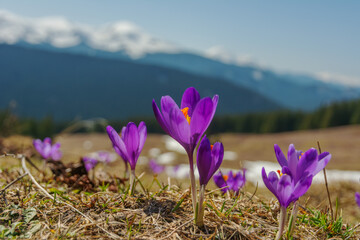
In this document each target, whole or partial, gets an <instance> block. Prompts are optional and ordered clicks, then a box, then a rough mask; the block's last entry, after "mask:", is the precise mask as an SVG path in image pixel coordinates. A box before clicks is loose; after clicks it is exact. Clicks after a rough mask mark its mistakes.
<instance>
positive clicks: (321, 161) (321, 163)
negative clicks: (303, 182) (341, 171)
mask: <svg viewBox="0 0 360 240" xmlns="http://www.w3.org/2000/svg"><path fill="white" fill-rule="evenodd" d="M330 159H331V154H330V153H328V152H323V153H322V154H320V155H319V156H318V162H317V165H316V168H315V169H314V170H313V172H312V175H314V176H315V175H316V174H318V173H319V172H320V171H321V170H323V169H324V168H325V167H326V165H327V164H328V163H329V161H330Z"/></svg>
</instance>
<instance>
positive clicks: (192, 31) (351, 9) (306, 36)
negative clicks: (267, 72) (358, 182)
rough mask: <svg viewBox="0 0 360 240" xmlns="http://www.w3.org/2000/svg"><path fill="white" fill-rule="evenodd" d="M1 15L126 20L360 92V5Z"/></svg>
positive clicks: (129, 6)
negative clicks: (353, 84) (327, 78)
mask: <svg viewBox="0 0 360 240" xmlns="http://www.w3.org/2000/svg"><path fill="white" fill-rule="evenodd" d="M0 9H5V10H9V11H11V12H13V13H15V14H18V15H21V16H26V17H44V16H54V15H55V16H64V17H66V18H68V19H70V20H71V21H75V22H80V23H86V24H90V25H95V26H96V25H99V26H100V25H103V24H106V23H110V22H115V21H120V20H127V21H130V22H133V23H135V24H137V25H138V26H140V27H141V28H142V29H144V30H145V31H146V32H148V33H149V34H151V35H154V36H156V37H159V38H161V39H163V40H167V41H169V42H171V43H175V44H177V45H180V46H182V47H184V48H187V49H190V50H194V51H199V52H201V51H205V50H206V49H209V48H211V47H213V46H222V48H224V49H226V50H227V51H228V52H230V53H232V54H234V55H239V56H241V57H243V58H244V59H247V60H249V59H250V61H254V62H255V63H257V64H259V65H261V66H266V67H268V68H271V69H274V70H278V71H282V72H284V71H291V72H304V73H311V74H320V75H321V74H323V75H324V74H325V75H326V74H328V75H329V76H330V77H334V78H337V79H338V80H340V81H345V82H346V81H347V82H354V81H355V82H358V83H359V85H360V47H359V43H360V31H359V28H360V27H359V25H360V14H359V12H360V1H351V0H349V1H329V0H328V1H323V0H321V1H320V0H319V1H296V2H295V1H236V0H233V1H231V0H228V1H215V0H207V1H187V0H183V1H165V0H163V1H157V0H153V1H148V0H142V1H140V0H138V1H113V0H107V1H93V0H77V1H69V0H61V1H58V0H52V1H45V0H37V1H28V0H7V1H4V0H0Z"/></svg>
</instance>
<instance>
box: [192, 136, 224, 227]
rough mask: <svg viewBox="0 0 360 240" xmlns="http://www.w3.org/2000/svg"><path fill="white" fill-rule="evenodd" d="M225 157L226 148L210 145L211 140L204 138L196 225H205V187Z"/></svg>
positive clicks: (218, 143) (215, 144)
mask: <svg viewBox="0 0 360 240" xmlns="http://www.w3.org/2000/svg"><path fill="white" fill-rule="evenodd" d="M223 157H224V146H223V144H222V143H220V142H216V143H214V145H211V144H210V141H209V139H208V138H207V137H206V135H205V136H204V138H203V139H202V140H201V142H200V146H199V148H198V151H197V158H196V162H197V168H198V171H199V182H200V192H199V205H198V212H197V217H196V225H198V226H200V227H202V226H203V225H204V220H203V218H204V200H205V198H204V197H205V187H206V185H207V184H208V182H209V181H210V179H211V177H212V176H213V175H214V173H215V172H216V171H217V170H218V169H219V167H220V165H221V163H222V160H223Z"/></svg>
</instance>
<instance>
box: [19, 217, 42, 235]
mask: <svg viewBox="0 0 360 240" xmlns="http://www.w3.org/2000/svg"><path fill="white" fill-rule="evenodd" d="M40 229H41V223H39V221H33V222H32V224H31V225H30V229H29V230H28V231H27V232H26V233H25V234H24V235H23V237H24V238H31V237H32V236H33V235H34V234H35V233H36V232H37V231H39V230H40Z"/></svg>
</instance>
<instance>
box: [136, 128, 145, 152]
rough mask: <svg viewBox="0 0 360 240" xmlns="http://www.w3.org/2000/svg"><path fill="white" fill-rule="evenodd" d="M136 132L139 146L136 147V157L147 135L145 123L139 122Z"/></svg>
mask: <svg viewBox="0 0 360 240" xmlns="http://www.w3.org/2000/svg"><path fill="white" fill-rule="evenodd" d="M138 132H139V148H138V155H137V157H139V155H140V153H141V151H142V149H143V147H144V144H145V141H146V137H147V129H146V125H145V123H144V122H140V123H139V126H138Z"/></svg>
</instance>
